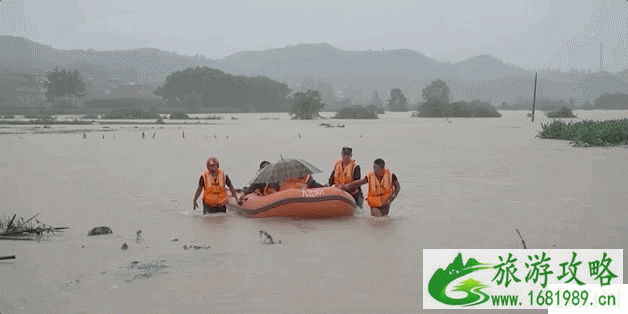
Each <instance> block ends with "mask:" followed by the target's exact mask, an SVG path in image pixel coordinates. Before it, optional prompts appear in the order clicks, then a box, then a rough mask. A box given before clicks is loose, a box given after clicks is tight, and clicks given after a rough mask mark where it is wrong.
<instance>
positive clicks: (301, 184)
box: [279, 174, 310, 191]
mask: <svg viewBox="0 0 628 314" xmlns="http://www.w3.org/2000/svg"><path fill="white" fill-rule="evenodd" d="M309 180H310V175H309V174H308V175H305V176H302V177H297V178H290V179H286V180H283V181H282V182H281V186H280V187H279V191H284V190H288V189H304V188H307V187H308V185H307V181H309Z"/></svg>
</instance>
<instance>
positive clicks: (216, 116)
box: [201, 114, 222, 120]
mask: <svg viewBox="0 0 628 314" xmlns="http://www.w3.org/2000/svg"><path fill="white" fill-rule="evenodd" d="M201 119H205V120H222V116H219V115H217V114H212V115H209V116H207V117H205V118H201Z"/></svg>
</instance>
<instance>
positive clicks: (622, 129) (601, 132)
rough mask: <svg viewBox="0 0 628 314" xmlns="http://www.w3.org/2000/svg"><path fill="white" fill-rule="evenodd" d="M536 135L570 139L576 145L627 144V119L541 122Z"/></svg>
mask: <svg viewBox="0 0 628 314" xmlns="http://www.w3.org/2000/svg"><path fill="white" fill-rule="evenodd" d="M541 127H542V128H543V130H542V131H541V132H539V134H538V135H537V137H540V138H548V139H559V140H568V141H571V143H570V144H572V145H574V146H577V147H589V146H615V145H628V119H627V118H624V119H619V120H606V121H593V120H585V121H579V122H573V121H570V122H569V123H565V122H563V121H560V120H554V121H552V122H551V123H541Z"/></svg>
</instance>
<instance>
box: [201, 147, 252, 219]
mask: <svg viewBox="0 0 628 314" xmlns="http://www.w3.org/2000/svg"><path fill="white" fill-rule="evenodd" d="M225 185H226V186H228V187H229V190H230V191H231V195H233V197H235V199H236V201H237V202H238V204H241V203H242V200H241V199H239V198H238V196H237V194H236V191H235V189H234V188H233V185H232V184H231V180H230V179H229V176H227V175H226V174H225V173H224V172H223V171H222V170H221V169H220V168H219V163H218V159H217V158H216V157H209V159H207V169H205V170H203V173H202V174H201V178H200V179H199V181H198V188H197V189H196V194H195V195H194V210H196V208H197V207H198V204H197V203H196V200H197V199H198V197H199V196H200V195H201V192H203V191H204V193H203V214H209V213H220V212H222V213H224V212H226V211H227V207H226V205H227V190H226V189H225Z"/></svg>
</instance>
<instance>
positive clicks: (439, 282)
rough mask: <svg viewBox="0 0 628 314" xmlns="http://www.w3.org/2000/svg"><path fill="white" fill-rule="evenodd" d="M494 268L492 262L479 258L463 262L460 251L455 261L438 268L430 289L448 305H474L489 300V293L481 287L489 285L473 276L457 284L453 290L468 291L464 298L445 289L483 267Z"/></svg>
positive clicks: (433, 295) (431, 280)
mask: <svg viewBox="0 0 628 314" xmlns="http://www.w3.org/2000/svg"><path fill="white" fill-rule="evenodd" d="M489 268H492V266H491V265H490V264H483V263H480V262H478V261H477V260H475V259H473V258H470V259H469V260H468V261H467V264H463V263H462V254H461V253H458V256H456V258H455V259H454V261H453V263H451V264H449V266H447V268H446V269H445V270H443V269H442V268H439V269H438V270H436V272H435V273H434V275H433V276H432V278H431V279H430V282H429V284H428V291H429V293H430V295H431V296H432V297H434V299H436V300H438V301H440V302H442V303H444V304H447V305H460V306H473V305H477V304H481V303H484V302H486V301H488V299H489V296H488V294H486V293H484V292H483V291H481V289H483V288H486V287H488V286H487V285H484V284H482V283H480V282H478V281H477V280H475V279H473V278H469V279H467V280H465V281H463V282H462V283H461V284H459V285H458V286H456V287H455V288H454V290H453V291H462V292H466V293H467V296H466V297H465V298H462V299H454V298H450V297H449V296H447V294H446V293H445V290H446V289H447V286H448V285H449V284H450V283H451V282H453V281H454V280H456V279H458V278H460V277H462V276H465V275H468V274H470V273H473V272H476V271H478V270H482V269H489Z"/></svg>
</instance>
